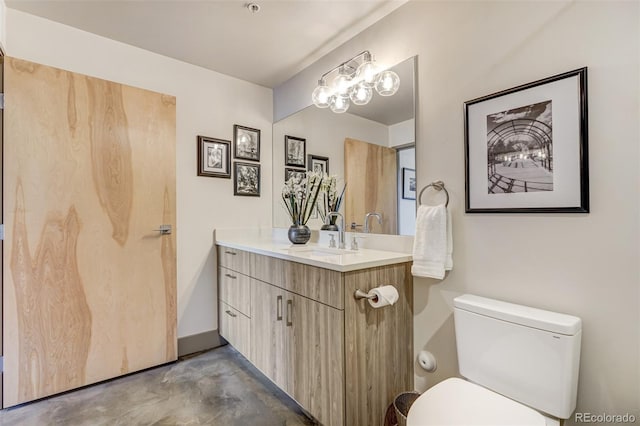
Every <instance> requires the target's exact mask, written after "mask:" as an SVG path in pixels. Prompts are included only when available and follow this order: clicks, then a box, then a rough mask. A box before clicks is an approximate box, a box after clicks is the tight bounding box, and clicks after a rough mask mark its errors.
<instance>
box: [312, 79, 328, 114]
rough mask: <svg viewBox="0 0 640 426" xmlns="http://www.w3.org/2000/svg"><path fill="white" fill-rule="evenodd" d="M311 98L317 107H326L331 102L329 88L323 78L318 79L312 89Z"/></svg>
mask: <svg viewBox="0 0 640 426" xmlns="http://www.w3.org/2000/svg"><path fill="white" fill-rule="evenodd" d="M311 100H312V101H313V104H314V105H315V106H317V107H318V108H328V107H329V105H330V104H331V89H330V88H329V86H327V84H326V83H325V82H324V80H318V86H317V87H316V88H315V89H313V93H312V94H311Z"/></svg>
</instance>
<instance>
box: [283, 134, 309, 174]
mask: <svg viewBox="0 0 640 426" xmlns="http://www.w3.org/2000/svg"><path fill="white" fill-rule="evenodd" d="M306 155H307V140H306V139H304V138H299V137H296V136H289V135H285V137H284V165H285V166H292V167H302V168H306V166H307V165H306V161H305V160H306Z"/></svg>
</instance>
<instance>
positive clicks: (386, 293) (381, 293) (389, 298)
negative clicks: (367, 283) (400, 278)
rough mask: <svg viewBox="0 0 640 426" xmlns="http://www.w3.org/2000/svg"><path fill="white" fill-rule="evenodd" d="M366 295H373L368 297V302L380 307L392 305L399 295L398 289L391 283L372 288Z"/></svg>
mask: <svg viewBox="0 0 640 426" xmlns="http://www.w3.org/2000/svg"><path fill="white" fill-rule="evenodd" d="M367 296H375V297H373V298H370V299H369V304H370V305H371V306H372V307H374V308H382V307H383V306H389V305H393V304H394V303H396V302H397V301H398V298H399V297H400V296H399V295H398V290H396V288H395V287H394V286H392V285H383V286H381V287H376V288H373V289H371V290H370V291H369V293H368V294H367Z"/></svg>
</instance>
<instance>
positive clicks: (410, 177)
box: [402, 167, 416, 200]
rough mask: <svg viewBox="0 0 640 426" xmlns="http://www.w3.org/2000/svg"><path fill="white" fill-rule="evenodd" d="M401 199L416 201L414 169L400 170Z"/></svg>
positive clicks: (404, 168)
mask: <svg viewBox="0 0 640 426" xmlns="http://www.w3.org/2000/svg"><path fill="white" fill-rule="evenodd" d="M402 198H403V199H405V200H415V199H416V169H409V168H406V167H403V168H402Z"/></svg>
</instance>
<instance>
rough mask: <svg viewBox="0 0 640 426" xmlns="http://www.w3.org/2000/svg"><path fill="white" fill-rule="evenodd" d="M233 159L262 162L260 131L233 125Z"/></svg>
mask: <svg viewBox="0 0 640 426" xmlns="http://www.w3.org/2000/svg"><path fill="white" fill-rule="evenodd" d="M233 158H234V159H238V160H249V161H260V130H259V129H253V128H251V127H246V126H241V125H239V124H234V125H233Z"/></svg>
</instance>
